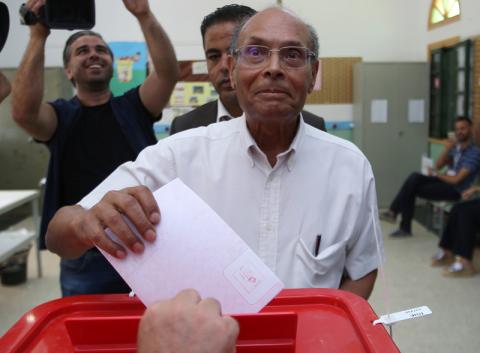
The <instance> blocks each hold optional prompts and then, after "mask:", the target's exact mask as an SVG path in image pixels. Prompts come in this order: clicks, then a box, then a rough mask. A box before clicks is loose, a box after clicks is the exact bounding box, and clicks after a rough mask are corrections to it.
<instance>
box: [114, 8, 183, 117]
mask: <svg viewBox="0 0 480 353" xmlns="http://www.w3.org/2000/svg"><path fill="white" fill-rule="evenodd" d="M123 3H124V4H125V7H126V8H127V9H128V10H129V11H130V12H131V13H132V14H133V15H134V16H135V17H136V18H137V20H138V22H139V24H140V27H141V29H142V32H143V35H144V36H145V41H146V42H147V46H148V51H149V53H150V56H151V58H152V62H153V67H154V70H153V71H152V72H151V73H150V75H148V77H147V79H146V80H145V82H144V83H143V84H142V86H141V87H140V99H141V100H142V102H143V104H144V105H145V107H146V108H147V109H148V111H149V112H150V113H152V115H154V116H158V115H159V114H160V113H161V112H162V109H163V108H164V107H165V105H166V104H167V103H168V100H169V98H170V94H171V93H172V90H173V88H174V87H175V84H176V83H177V81H178V79H179V76H180V71H179V68H178V63H177V58H176V56H175V51H174V50H173V46H172V43H171V42H170V39H169V38H168V35H167V34H166V33H165V31H164V30H163V28H162V26H161V25H160V23H158V21H157V19H156V18H155V16H154V15H153V13H152V11H151V10H150V7H149V4H148V0H123Z"/></svg>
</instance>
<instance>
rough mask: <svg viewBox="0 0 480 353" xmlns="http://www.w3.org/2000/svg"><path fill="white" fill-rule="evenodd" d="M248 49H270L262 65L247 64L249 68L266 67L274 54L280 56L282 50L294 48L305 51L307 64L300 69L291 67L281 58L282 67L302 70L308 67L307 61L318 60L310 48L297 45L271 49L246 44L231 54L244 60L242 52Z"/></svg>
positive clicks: (299, 67)
mask: <svg viewBox="0 0 480 353" xmlns="http://www.w3.org/2000/svg"><path fill="white" fill-rule="evenodd" d="M246 47H257V48H264V49H268V55H267V56H266V57H265V59H264V60H263V61H262V62H261V63H258V64H250V63H248V62H247V63H246V64H247V66H250V67H262V66H263V65H266V63H267V62H268V61H267V60H266V59H268V58H270V57H271V56H272V52H278V53H279V54H280V51H281V50H282V49H288V48H294V49H301V50H303V51H304V52H305V53H306V58H305V64H304V65H302V66H298V67H295V66H289V65H288V64H287V62H285V61H284V60H283V59H282V58H281V57H280V56H279V59H280V65H282V66H285V67H286V68H288V69H302V68H304V67H305V66H306V65H307V61H308V60H310V61H311V60H312V59H314V60H316V59H317V55H316V54H315V53H314V52H313V51H312V50H310V48H307V47H300V46H295V45H287V46H285V47H281V48H278V49H273V48H270V47H268V46H266V45H257V44H246V45H242V46H241V47H240V48H237V49H235V50H233V52H232V53H231V55H232V56H234V57H235V58H237V60H238V58H242V55H241V50H242V49H243V48H246Z"/></svg>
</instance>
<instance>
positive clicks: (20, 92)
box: [12, 0, 57, 141]
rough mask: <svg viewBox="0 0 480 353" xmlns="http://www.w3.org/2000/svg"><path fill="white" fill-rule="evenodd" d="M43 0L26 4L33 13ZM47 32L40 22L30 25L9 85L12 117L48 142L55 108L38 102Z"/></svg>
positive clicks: (21, 125)
mask: <svg viewBox="0 0 480 353" xmlns="http://www.w3.org/2000/svg"><path fill="white" fill-rule="evenodd" d="M44 2H45V1H44V0H31V1H28V2H27V6H28V8H29V9H31V10H32V11H33V12H35V13H38V9H39V8H40V7H41V6H42V5H43V4H44ZM49 34H50V31H49V29H48V28H46V27H44V26H43V25H41V24H36V25H34V26H30V40H29V41H28V45H27V49H26V50H25V54H24V55H23V58H22V61H21V63H20V66H19V68H18V70H17V73H16V75H15V79H14V81H13V87H12V117H13V119H14V120H15V122H16V123H17V124H18V125H19V126H20V127H21V128H23V129H24V130H25V131H26V132H28V133H29V134H30V135H31V136H33V137H34V138H36V139H37V140H40V141H48V140H49V139H50V137H51V136H52V135H53V133H54V132H55V129H56V128H57V116H56V113H55V110H54V109H53V108H52V107H51V106H50V105H49V104H45V103H42V99H43V81H44V73H43V70H44V62H45V43H46V41H47V38H48V35H49Z"/></svg>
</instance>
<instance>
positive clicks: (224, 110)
mask: <svg viewBox="0 0 480 353" xmlns="http://www.w3.org/2000/svg"><path fill="white" fill-rule="evenodd" d="M225 115H228V116H229V117H231V118H233V116H232V115H231V114H230V113H229V112H228V110H227V108H225V106H224V105H223V103H222V101H221V100H220V98H219V99H217V120H216V121H217V123H218V122H219V121H220V117H222V116H225Z"/></svg>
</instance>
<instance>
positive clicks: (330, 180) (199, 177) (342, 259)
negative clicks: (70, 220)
mask: <svg viewBox="0 0 480 353" xmlns="http://www.w3.org/2000/svg"><path fill="white" fill-rule="evenodd" d="M176 177H178V178H180V179H181V180H182V181H183V182H184V183H185V184H186V185H188V186H189V187H190V188H191V189H192V190H194V191H195V192H196V193H197V194H198V195H199V196H200V197H201V198H202V199H203V200H204V201H205V202H206V203H207V204H208V205H210V207H212V208H213V209H214V210H215V211H216V212H217V213H218V214H219V215H220V216H221V217H222V218H223V219H224V220H225V221H226V223H227V224H229V225H230V226H231V227H232V228H233V229H234V230H235V231H236V232H237V234H239V235H240V236H241V237H242V238H243V239H244V241H245V242H246V243H247V244H248V245H249V246H250V247H251V248H252V249H253V251H255V252H256V253H257V255H258V256H259V257H260V258H261V259H262V260H263V261H264V262H265V263H266V264H267V265H268V266H269V267H270V268H271V269H272V270H273V271H274V272H275V273H276V274H277V275H278V276H279V277H280V279H281V280H282V281H283V282H284V284H285V286H286V287H332V288H338V287H339V284H340V281H341V278H342V275H343V273H344V271H346V272H347V273H348V275H349V277H350V278H351V279H353V280H356V279H359V278H361V277H363V276H365V275H366V274H368V273H370V272H371V271H373V270H375V269H376V268H377V267H378V264H379V258H378V254H377V247H376V241H375V234H376V235H377V238H378V241H379V248H380V249H382V250H380V251H383V246H382V240H381V231H380V227H379V222H378V211H377V201H376V193H375V182H374V177H373V174H372V169H371V167H370V164H369V162H368V160H367V159H366V158H365V156H364V155H363V154H362V153H361V152H360V150H359V149H358V148H357V147H355V146H354V145H353V144H352V143H350V142H348V141H346V140H343V139H340V138H337V137H335V136H333V135H330V134H327V133H325V132H323V131H320V130H318V129H316V128H314V127H312V126H309V125H307V124H305V123H304V121H303V118H302V119H301V121H300V124H299V128H298V132H297V135H296V137H295V139H294V141H293V142H292V144H291V146H290V148H289V149H288V150H287V151H285V152H283V153H281V154H280V155H278V159H277V163H276V165H275V166H274V167H273V168H272V167H271V166H270V164H269V163H268V161H267V158H266V156H265V154H264V153H263V152H262V151H261V150H260V149H259V148H258V146H257V144H256V143H255V141H254V140H253V138H252V136H251V135H250V133H249V131H248V129H247V125H246V121H245V117H244V116H242V117H240V118H237V119H232V120H230V121H226V122H222V123H217V124H212V125H209V126H207V127H200V128H196V129H190V130H187V131H183V132H181V133H178V134H175V135H173V136H170V137H168V138H165V139H162V140H161V141H159V142H158V143H157V144H156V145H154V146H150V147H147V148H146V149H145V150H143V151H142V152H141V153H140V155H139V156H138V158H137V160H136V161H135V162H128V163H125V164H123V165H122V166H120V167H119V168H118V169H117V170H116V171H115V172H114V173H113V174H112V175H110V176H109V177H108V178H107V179H106V180H105V181H104V182H103V183H101V184H100V185H99V186H98V187H97V188H96V189H95V190H94V191H93V192H92V193H90V194H89V195H87V196H86V197H85V198H84V199H83V200H82V201H81V202H80V204H81V205H82V206H83V207H85V208H89V207H91V206H93V205H94V204H95V203H96V202H98V201H99V200H100V199H101V198H102V196H103V195H104V194H105V193H106V192H107V191H109V190H112V189H117V190H118V189H122V188H124V187H129V186H134V185H140V184H142V185H146V186H147V187H149V188H150V189H151V190H156V189H157V188H159V187H161V186H162V185H164V184H166V183H168V182H169V181H171V180H173V179H174V178H176ZM374 228H375V229H374ZM318 235H321V237H322V238H321V244H320V249H319V253H318V255H317V256H314V248H315V244H316V239H317V236H318ZM192 236H195V235H194V234H192Z"/></svg>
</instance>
